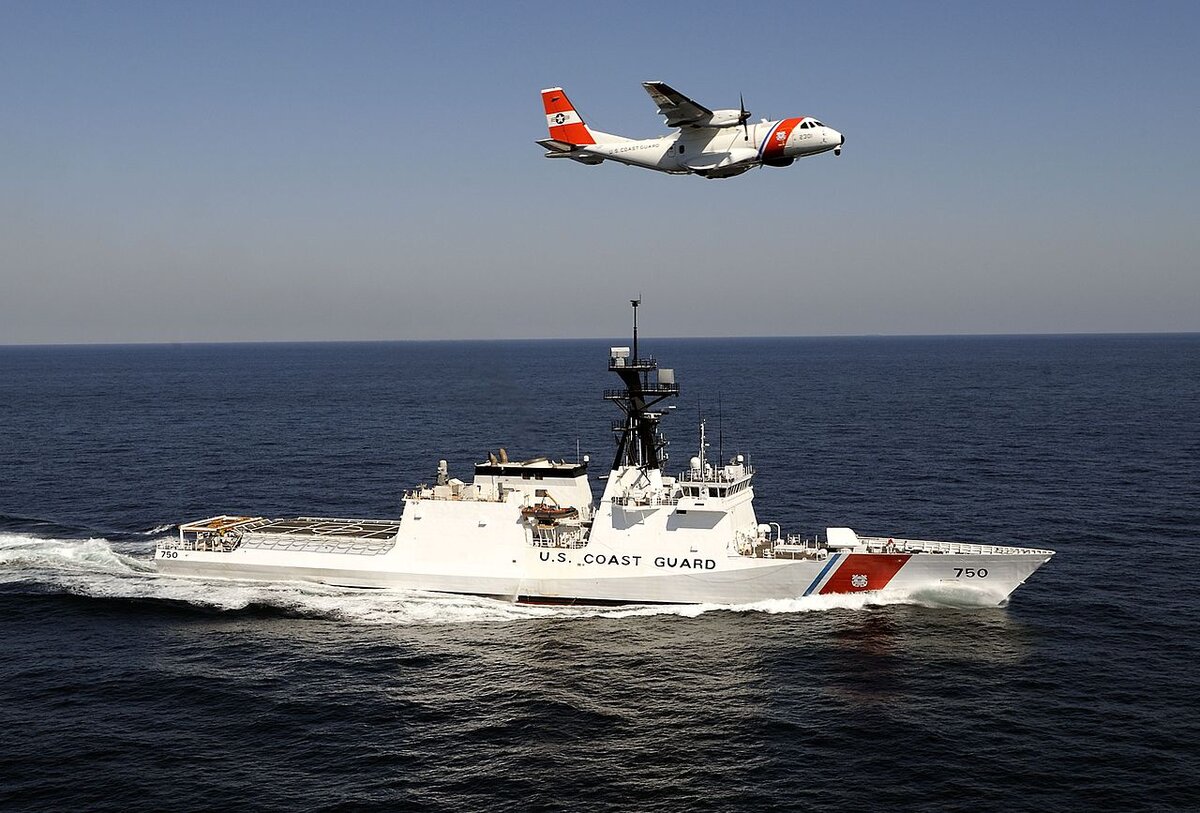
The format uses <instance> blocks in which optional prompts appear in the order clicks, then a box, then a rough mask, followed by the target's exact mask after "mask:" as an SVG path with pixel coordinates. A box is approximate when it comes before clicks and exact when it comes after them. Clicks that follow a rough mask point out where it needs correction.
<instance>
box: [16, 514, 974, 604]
mask: <svg viewBox="0 0 1200 813" xmlns="http://www.w3.org/2000/svg"><path fill="white" fill-rule="evenodd" d="M168 527H170V526H168ZM117 544H118V547H120V548H121V550H116V549H114V547H113V543H110V542H109V541H107V540H105V539H87V540H62V539H47V538H43V537H35V536H30V535H26V534H11V533H9V534H2V533H0V583H7V584H28V585H36V586H38V587H40V588H42V589H44V588H47V587H49V588H51V589H53V590H59V591H62V592H66V593H70V594H72V595H78V596H87V597H94V598H110V599H151V600H161V601H172V602H182V603H186V604H189V605H192V606H195V607H200V608H204V609H210V610H217V611H235V610H242V609H245V608H247V607H251V606H263V607H271V608H275V609H277V610H280V611H283V612H286V613H291V614H295V615H298V616H303V617H312V618H321V619H327V620H335V621H344V622H350V623H357V624H384V625H412V624H453V623H464V622H465V623H472V622H473V623H483V622H511V621H524V620H531V619H545V618H564V619H565V618H611V619H622V618H635V617H644V616H679V617H685V618H694V617H696V616H700V615H703V614H704V613H709V612H718V611H726V612H730V611H731V612H741V613H766V614H769V615H776V614H784V613H808V612H824V611H829V610H856V611H861V610H865V609H868V608H869V607H872V606H877V605H880V604H919V605H922V606H936V607H945V606H979V604H981V603H987V602H986V601H981V600H980V598H979V597H978V596H977V595H971V596H960V595H947V594H945V591H942V592H940V593H938V594H936V595H933V594H929V593H926V594H921V595H905V594H886V593H874V594H871V593H856V594H843V595H824V596H821V595H815V596H805V597H804V598H796V599H778V600H772V601H761V602H755V603H753V604H741V605H720V604H687V605H654V606H644V605H643V606H623V607H614V608H596V607H551V606H530V605H522V604H513V603H511V602H505V601H500V600H496V599H488V598H481V597H475V596H459V595H447V594H440V593H423V592H417V591H408V590H354V589H349V588H339V587H330V586H326V585H319V584H309V583H300V582H251V581H231V580H223V579H193V578H181V577H174V576H163V575H160V574H159V573H158V572H157V571H156V569H155V567H154V560H153V555H154V550H153V543H152V542H151V541H149V540H146V541H142V542H135V543H126V544H121V543H117ZM991 603H992V604H993V605H994V603H995V602H994V601H992V602H991Z"/></svg>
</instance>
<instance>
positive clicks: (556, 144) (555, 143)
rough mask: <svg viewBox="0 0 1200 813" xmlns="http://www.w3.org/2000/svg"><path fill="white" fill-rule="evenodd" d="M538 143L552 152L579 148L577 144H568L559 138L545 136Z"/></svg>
mask: <svg viewBox="0 0 1200 813" xmlns="http://www.w3.org/2000/svg"><path fill="white" fill-rule="evenodd" d="M537 143H538V144H540V145H541V146H543V147H545V148H546V149H547V150H549V151H550V152H570V151H571V150H577V149H579V147H578V146H577V145H575V144H568V143H567V142H565V141H559V140H558V139H557V138H543V139H542V140H541V141H539V142H537Z"/></svg>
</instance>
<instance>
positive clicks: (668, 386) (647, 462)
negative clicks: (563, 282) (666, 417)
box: [604, 298, 679, 469]
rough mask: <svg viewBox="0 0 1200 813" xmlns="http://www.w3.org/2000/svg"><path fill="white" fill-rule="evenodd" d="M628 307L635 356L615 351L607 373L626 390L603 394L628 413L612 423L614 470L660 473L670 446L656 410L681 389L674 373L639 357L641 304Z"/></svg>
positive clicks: (633, 301) (623, 349) (625, 349)
mask: <svg viewBox="0 0 1200 813" xmlns="http://www.w3.org/2000/svg"><path fill="white" fill-rule="evenodd" d="M629 304H631V305H632V306H633V353H632V356H631V355H630V353H629V351H630V348H628V347H614V348H612V352H611V353H610V354H609V359H608V369H609V370H610V371H612V372H614V373H616V374H617V375H618V376H620V378H621V383H622V384H624V385H625V386H624V387H623V388H622V389H617V390H605V391H604V398H605V400H607V401H612V402H613V403H615V404H616V405H617V406H618V407H620V408H621V411H622V412H624V413H625V420H624V421H618V422H614V423H613V432H614V433H615V434H616V435H617V453H616V457H614V458H613V465H612V467H613V469H618V468H620V467H621V466H637V467H639V468H645V469H661V468H662V466H663V464H664V463H665V462H666V461H667V452H666V446H667V442H666V440H665V439H664V438H663V437H662V435H661V434H660V433H659V431H658V422H659V421H660V420H662V417H663V413H662V412H660V411H658V410H655V409H654V407H655V406H657V405H658V404H659V403H661V402H662V401H665V400H666V399H668V398H674V397H676V396H678V395H679V385H678V384H676V383H675V371H674V370H670V369H665V368H664V369H661V370H660V369H659V368H658V362H657V361H656V360H655V359H654V358H653V357H647V358H642V357H641V356H640V355H639V354H638V327H637V309H638V306H639V305H641V304H642V300H641V299H640V298H639V299H631V300H629ZM651 372H654V373H656V375H655V380H654V381H653V382H652V381H650V373H651Z"/></svg>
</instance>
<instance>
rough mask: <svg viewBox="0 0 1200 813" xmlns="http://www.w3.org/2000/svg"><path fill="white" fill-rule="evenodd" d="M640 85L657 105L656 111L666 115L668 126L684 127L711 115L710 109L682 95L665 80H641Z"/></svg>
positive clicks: (704, 119) (706, 118)
mask: <svg viewBox="0 0 1200 813" xmlns="http://www.w3.org/2000/svg"><path fill="white" fill-rule="evenodd" d="M642 87H644V88H645V89H646V92H647V93H649V94H650V98H651V99H653V100H654V103H655V104H656V105H658V112H659V113H661V114H662V115H664V116H666V117H667V126H668V127H686V126H687V125H689V124H695V123H696V122H700V121H707V120H708V119H709V118H711V117H712V111H711V110H709V109H708V108H707V107H705V106H704V105H702V104H697V103H696V102H694V101H692V100H691V99H689V98H688V97H687V96H684V95H683V94H682V93H680V92H679V91H678V90H676V89H675V88H673V87H671V86H670V85H668V84H667V83H665V82H642Z"/></svg>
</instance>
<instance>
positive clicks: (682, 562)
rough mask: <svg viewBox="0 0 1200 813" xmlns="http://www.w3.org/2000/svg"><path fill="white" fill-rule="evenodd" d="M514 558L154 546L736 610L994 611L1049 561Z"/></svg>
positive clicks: (296, 574)
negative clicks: (488, 560)
mask: <svg viewBox="0 0 1200 813" xmlns="http://www.w3.org/2000/svg"><path fill="white" fill-rule="evenodd" d="M1009 550H1014V551H1015V550H1017V549H1009ZM522 553H524V555H523V556H518V557H517V558H516V559H515V560H513V561H510V562H509V567H507V568H505V567H493V568H490V569H477V570H474V571H473V572H459V573H454V572H438V571H437V570H436V569H430V568H425V569H421V570H418V569H416V568H414V567H410V568H405V567H404V566H403V565H402V563H401V562H399V561H396V559H398V558H400V557H396V556H382V557H371V558H372V561H370V562H369V563H368V562H364V561H363V560H364V557H362V556H357V555H351V554H320V553H310V554H293V555H291V556H289V557H287V559H288V561H286V562H284V561H281V560H279V559H278V558H273V557H272V555H271V554H270V553H269V552H264V551H254V550H249V551H234V552H231V553H218V552H206V551H187V550H171V549H163V550H160V551H159V555H160V558H159V559H158V568H159V570H160V572H162V573H164V574H167V575H176V576H188V577H197V578H206V579H237V580H260V581H272V582H279V581H298V582H312V583H317V584H326V585H333V586H340V587H353V588H374V589H402V590H420V591H428V592H440V593H460V594H471V595H481V596H489V597H496V598H502V599H506V600H514V601H516V600H520V601H527V602H530V603H556V604H577V603H583V604H716V605H744V604H755V603H760V602H767V601H775V600H788V599H799V598H804V597H807V596H824V595H839V594H858V593H863V594H879V595H886V596H888V597H891V598H898V599H903V598H906V597H911V598H917V599H922V598H927V599H931V600H938V599H939V598H940V599H945V600H948V601H953V602H956V603H966V604H970V605H984V606H994V605H1000V604H1003V603H1004V602H1005V601H1007V599H1008V597H1009V595H1010V594H1011V593H1012V592H1013V590H1015V589H1016V588H1017V587H1019V586H1020V585H1021V584H1023V583H1024V582H1025V581H1026V580H1027V579H1028V578H1029V576H1030V575H1032V574H1033V573H1034V571H1036V570H1037V569H1038V568H1039V567H1041V566H1042V565H1043V564H1044V563H1045V562H1046V561H1048V560H1049V558H1050V556H1049V553H1048V552H1044V551H1030V552H1028V553H1025V552H1011V553H1004V554H980V555H971V554H958V555H942V554H936V553H914V554H907V553H906V554H894V553H863V552H857V553H856V552H840V553H833V554H830V555H828V556H827V557H825V558H823V559H815V558H814V559H796V560H779V559H755V558H749V557H744V556H736V555H734V556H724V557H720V558H717V557H711V556H709V557H705V556H657V557H649V558H647V557H644V556H639V555H636V554H629V553H592V554H588V553H586V552H582V551H571V552H562V551H555V552H547V551H526V552H522ZM163 554H166V556H163ZM560 556H561V560H560ZM168 557H169V558H168ZM547 558H548V559H549V561H546V559H547ZM496 564H499V563H496ZM488 570H490V571H491V572H490V573H489V572H488Z"/></svg>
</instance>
